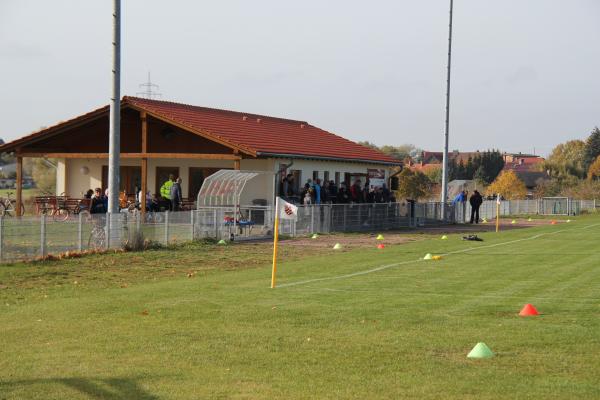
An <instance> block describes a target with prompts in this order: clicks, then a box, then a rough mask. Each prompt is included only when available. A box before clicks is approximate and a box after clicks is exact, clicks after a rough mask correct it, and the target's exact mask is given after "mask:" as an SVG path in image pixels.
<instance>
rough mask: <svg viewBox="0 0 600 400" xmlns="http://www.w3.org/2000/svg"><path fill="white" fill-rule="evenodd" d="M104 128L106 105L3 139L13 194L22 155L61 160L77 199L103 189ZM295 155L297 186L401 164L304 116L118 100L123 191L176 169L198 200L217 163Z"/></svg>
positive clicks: (252, 165)
mask: <svg viewBox="0 0 600 400" xmlns="http://www.w3.org/2000/svg"><path fill="white" fill-rule="evenodd" d="M108 131H109V107H108V106H105V107H102V108H99V109H97V110H94V111H91V112H89V113H87V114H84V115H81V116H79V117H76V118H73V119H71V120H68V121H64V122H61V123H59V124H57V125H54V126H52V127H49V128H45V129H42V130H40V131H38V132H35V133H32V134H30V135H27V136H25V137H22V138H20V139H17V140H14V141H12V142H10V143H6V144H3V145H1V146H0V152H15V153H16V155H17V174H18V177H17V196H18V198H20V197H21V190H20V189H21V186H20V185H19V183H20V182H19V181H20V179H19V178H20V177H22V160H23V157H47V158H54V159H57V160H58V168H57V188H56V192H57V194H61V193H65V194H66V195H67V196H70V197H82V195H83V193H85V192H86V191H87V190H88V189H90V188H92V189H93V188H96V187H102V188H106V187H107V186H108V179H107V176H108V167H107V165H108ZM292 161H293V164H292V166H291V168H290V169H289V170H288V171H287V173H293V174H294V175H295V177H296V185H303V184H304V183H305V182H306V180H307V179H313V178H316V177H318V178H320V179H321V180H323V179H328V180H333V181H335V182H336V183H337V184H339V183H342V182H348V183H349V182H350V181H351V179H353V176H366V175H367V174H369V173H372V174H374V175H377V173H376V172H379V173H381V172H384V173H385V178H386V179H387V178H388V177H389V169H390V168H391V167H393V166H397V165H399V164H400V162H399V161H398V160H396V159H394V158H391V157H389V156H387V155H385V154H383V153H381V152H379V151H377V150H373V149H371V148H369V147H365V146H362V145H359V144H357V143H354V142H352V141H350V140H347V139H344V138H342V137H340V136H337V135H335V134H332V133H330V132H327V131H324V130H322V129H319V128H317V127H315V126H313V125H310V124H308V123H307V122H303V121H295V120H289V119H283V118H274V117H268V116H263V115H255V114H248V113H241V112H234V111H226V110H217V109H211V108H204V107H196V106H191V105H186V104H179V103H172V102H166V101H157V100H148V99H142V98H136V97H128V96H125V97H124V98H123V100H122V102H121V190H125V191H126V192H127V193H131V194H133V193H134V190H135V188H136V187H138V188H140V187H141V188H142V189H143V188H147V190H149V191H151V192H152V193H156V192H158V189H159V188H160V186H161V185H162V183H163V182H164V181H165V180H166V179H167V178H168V176H169V174H174V175H176V176H179V177H181V178H182V181H183V182H182V191H183V196H184V197H189V198H191V199H195V197H196V195H197V193H198V191H199V189H200V187H201V185H202V182H203V180H204V178H205V177H206V176H208V175H210V174H212V173H214V172H215V171H217V170H219V169H224V168H231V169H243V170H259V171H270V172H272V173H273V174H274V176H275V173H277V172H278V171H279V170H280V168H281V166H282V165H289V164H290V163H291V162H292ZM373 171H375V172H373ZM363 181H364V180H363ZM267 186H268V187H267ZM273 186H274V184H273V183H270V184H265V183H262V184H254V185H253V187H251V188H250V190H249V194H248V196H251V197H252V198H255V199H265V200H267V202H268V203H269V204H270V203H271V202H272V199H273V198H274V195H275V194H274V191H275V188H274V187H273ZM250 200H252V199H247V201H250ZM17 204H19V202H17Z"/></svg>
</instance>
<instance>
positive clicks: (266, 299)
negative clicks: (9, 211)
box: [0, 216, 600, 399]
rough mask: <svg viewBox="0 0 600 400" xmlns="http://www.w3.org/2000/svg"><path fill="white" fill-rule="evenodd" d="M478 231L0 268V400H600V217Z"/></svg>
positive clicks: (195, 249) (201, 247) (197, 248)
mask: <svg viewBox="0 0 600 400" xmlns="http://www.w3.org/2000/svg"><path fill="white" fill-rule="evenodd" d="M480 236H481V237H483V238H484V239H485V241H484V242H465V241H462V240H460V236H459V235H450V236H449V239H448V240H440V239H439V237H438V236H437V235H436V236H435V237H433V236H431V237H429V238H428V239H426V240H418V241H414V242H411V243H407V244H401V245H389V246H387V247H386V248H385V249H384V250H378V249H376V248H375V239H373V246H372V247H370V248H357V249H353V250H348V251H342V252H333V251H330V250H323V249H312V248H310V249H309V248H302V247H301V246H294V245H293V244H292V242H288V243H285V242H284V243H282V256H281V259H282V263H281V264H280V267H279V271H280V273H279V276H278V278H279V279H278V282H279V284H280V287H279V288H277V289H275V290H272V289H269V283H270V265H269V260H270V246H269V244H252V245H235V246H227V247H218V246H215V245H210V244H193V245H189V246H183V247H180V248H178V249H168V250H157V251H149V252H145V253H121V254H107V255H101V256H90V257H86V258H82V259H75V260H68V261H61V262H48V263H36V264H15V265H10V266H2V267H0V288H1V289H0V301H1V302H2V303H1V304H0V307H1V308H0V399H229V398H233V399H274V398H281V399H308V398H314V399H323V398H329V399H338V398H344V399H376V398H388V399H399V398H414V399H441V398H443V399H465V398H472V399H497V398H530V399H569V398H579V399H588V398H600V334H599V332H600V252H599V238H600V218H598V217H595V216H591V217H581V218H577V219H576V221H574V222H572V223H570V224H566V223H561V224H559V225H549V224H548V225H544V226H541V227H537V228H531V229H516V230H512V231H507V232H502V233H500V234H495V233H483V234H481V235H480ZM340 242H341V243H342V244H343V236H342V237H341V238H340ZM383 242H384V243H385V240H384V241H383ZM425 253H433V254H446V255H445V256H444V258H443V260H441V261H428V262H427V261H422V260H420V258H421V257H423V255H424V254H425ZM370 270H373V271H372V272H368V271H370ZM525 303H533V304H534V305H535V306H536V307H537V308H538V310H539V311H540V312H541V313H542V315H541V316H539V317H533V318H521V317H518V316H517V314H518V312H519V310H520V308H521V307H522V306H523V305H524V304H525ZM480 341H483V342H485V343H486V344H487V345H488V346H489V347H490V348H491V349H492V350H493V351H494V352H495V353H496V357H494V358H492V359H488V360H469V359H467V358H466V354H467V353H468V352H469V350H470V349H471V348H472V347H473V346H474V345H475V344H476V343H477V342H480Z"/></svg>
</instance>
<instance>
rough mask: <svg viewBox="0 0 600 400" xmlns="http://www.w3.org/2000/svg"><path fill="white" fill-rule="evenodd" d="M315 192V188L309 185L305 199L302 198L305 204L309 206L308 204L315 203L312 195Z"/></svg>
mask: <svg viewBox="0 0 600 400" xmlns="http://www.w3.org/2000/svg"><path fill="white" fill-rule="evenodd" d="M313 192H314V190H313V188H311V187H309V188H308V189H307V190H306V193H305V194H304V197H303V200H302V202H303V204H304V205H305V206H308V205H311V204H313V199H312V197H313V196H312V195H313Z"/></svg>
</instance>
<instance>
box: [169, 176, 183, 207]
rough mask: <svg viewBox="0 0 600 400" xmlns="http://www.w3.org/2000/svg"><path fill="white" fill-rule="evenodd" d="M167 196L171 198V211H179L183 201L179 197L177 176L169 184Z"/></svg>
mask: <svg viewBox="0 0 600 400" xmlns="http://www.w3.org/2000/svg"><path fill="white" fill-rule="evenodd" d="M169 198H170V199H171V211H179V210H180V208H181V202H182V201H183V199H182V197H181V178H177V179H176V180H175V182H173V184H172V185H171V189H170V191H169Z"/></svg>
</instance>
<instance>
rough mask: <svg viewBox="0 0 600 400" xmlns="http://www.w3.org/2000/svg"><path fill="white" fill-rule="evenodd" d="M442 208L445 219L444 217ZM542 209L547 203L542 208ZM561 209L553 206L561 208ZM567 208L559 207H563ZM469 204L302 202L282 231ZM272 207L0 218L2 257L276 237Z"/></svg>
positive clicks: (426, 217)
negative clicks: (193, 241) (66, 216)
mask: <svg viewBox="0 0 600 400" xmlns="http://www.w3.org/2000/svg"><path fill="white" fill-rule="evenodd" d="M597 206H600V204H597V202H596V201H593V200H592V201H586V200H569V206H568V208H567V209H568V211H569V212H577V213H579V212H581V211H583V210H595V209H596V207H597ZM442 207H445V208H446V209H445V218H443V217H442ZM540 207H543V208H540ZM548 207H552V204H550V205H549V204H541V205H540V203H539V202H538V201H536V200H519V201H503V202H502V203H501V205H500V215H506V216H508V215H517V214H539V213H540V211H541V210H542V211H544V212H547V210H548ZM556 207H559V206H555V208H551V210H558V208H556ZM480 211H481V213H480V216H481V218H489V219H491V218H494V217H495V216H496V202H495V201H485V202H484V203H483V205H482V207H481V210H480ZM560 211H561V212H562V209H561V210H560ZM470 212H471V209H470V206H469V205H468V203H462V204H459V205H458V206H456V207H455V206H452V205H449V204H446V205H443V204H441V203H433V202H432V203H412V202H407V203H389V204H323V205H311V206H300V207H299V210H298V219H297V221H290V220H283V221H282V223H281V225H280V233H281V234H285V235H290V236H300V235H305V234H310V233H317V232H319V233H334V232H361V231H363V232H364V231H381V230H393V229H402V228H409V227H423V226H428V225H440V224H445V223H463V222H466V221H467V220H468V218H469V216H470ZM273 219H274V210H273V209H272V208H271V207H261V206H249V207H241V208H239V209H237V210H234V209H233V208H232V207H202V208H200V209H198V210H193V211H180V212H162V213H155V212H148V213H146V214H145V215H143V216H142V214H140V213H128V212H124V213H118V214H112V215H110V214H93V215H90V214H80V215H78V216H75V217H70V218H68V219H67V220H66V221H55V220H54V219H53V218H52V217H50V216H45V215H42V216H34V217H19V218H14V217H0V262H11V261H17V260H31V259H35V258H40V257H45V256H47V255H57V254H61V253H65V252H67V251H69V252H72V251H73V252H83V251H93V250H106V249H116V248H124V247H130V248H134V249H143V248H145V247H151V246H152V245H153V244H160V245H169V244H175V243H183V242H189V241H192V240H197V239H203V238H211V239H217V240H221V239H224V240H232V239H233V240H240V241H241V240H249V239H264V238H267V237H271V236H272V234H273V232H272V230H273Z"/></svg>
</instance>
